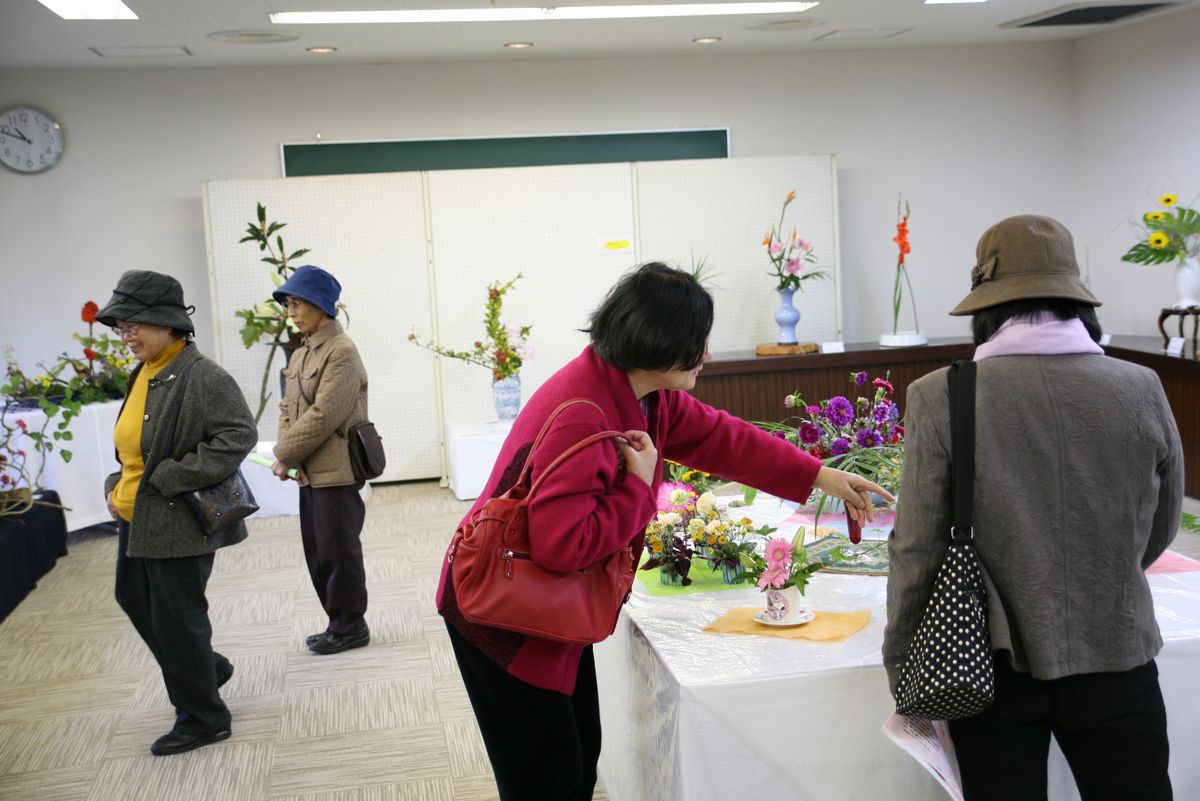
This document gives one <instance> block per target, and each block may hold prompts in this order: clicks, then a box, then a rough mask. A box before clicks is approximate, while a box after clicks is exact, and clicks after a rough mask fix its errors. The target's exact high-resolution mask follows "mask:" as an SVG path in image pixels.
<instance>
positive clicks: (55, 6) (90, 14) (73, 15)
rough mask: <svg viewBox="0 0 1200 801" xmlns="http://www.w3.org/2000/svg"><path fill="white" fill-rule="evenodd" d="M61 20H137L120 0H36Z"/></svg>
mask: <svg viewBox="0 0 1200 801" xmlns="http://www.w3.org/2000/svg"><path fill="white" fill-rule="evenodd" d="M38 2H39V3H41V4H42V5H44V6H45V7H46V8H48V9H50V10H51V11H53V12H54V13H55V14H57V15H58V16H60V17H62V18H63V19H137V18H138V15H137V14H134V13H133V11H132V10H131V9H130V8H129V6H127V5H125V4H124V3H122V2H121V0H38Z"/></svg>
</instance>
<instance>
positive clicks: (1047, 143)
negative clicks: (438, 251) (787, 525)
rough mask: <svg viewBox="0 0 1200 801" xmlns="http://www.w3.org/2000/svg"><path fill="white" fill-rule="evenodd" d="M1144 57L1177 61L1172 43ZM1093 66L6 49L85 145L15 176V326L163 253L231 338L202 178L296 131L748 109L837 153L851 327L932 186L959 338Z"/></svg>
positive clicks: (33, 334)
mask: <svg viewBox="0 0 1200 801" xmlns="http://www.w3.org/2000/svg"><path fill="white" fill-rule="evenodd" d="M1196 16H1197V15H1193V18H1195V17H1196ZM1180 18H1181V17H1180V16H1179V15H1176V16H1174V17H1172V18H1171V20H1172V21H1174V20H1179V19H1180ZM1143 58H1144V59H1145V63H1146V64H1147V65H1148V66H1149V65H1152V64H1158V63H1160V62H1159V59H1158V57H1157V56H1156V55H1155V54H1153V53H1146V54H1145V55H1144V56H1143ZM1147 68H1148V67H1147ZM1074 81H1075V78H1074V64H1073V48H1072V46H1071V45H1069V44H1042V45H1020V46H1015V45H1014V46H1003V47H983V48H980V47H971V48H945V49H937V50H932V49H925V50H922V49H915V50H888V51H864V52H831V53H820V54H794V55H772V56H761V57H748V56H747V57H743V56H729V57H719V56H708V57H697V58H680V59H654V60H613V61H578V62H528V63H512V62H509V63H488V64H437V65H389V66H376V67H312V68H304V69H287V70H283V69H228V70H225V69H211V70H199V69H196V70H193V69H182V68H175V69H161V70H123V69H105V70H91V71H83V70H8V71H4V72H0V106H3V105H5V104H9V103H15V102H28V103H33V104H37V105H40V106H42V107H44V108H46V109H47V110H49V111H51V112H53V113H54V114H56V115H57V116H58V118H59V120H60V121H61V122H62V123H63V125H64V127H65V130H66V143H67V150H66V155H65V157H64V159H63V162H62V163H61V164H60V165H59V166H58V167H56V168H55V169H53V170H51V171H50V172H48V173H46V174H43V175H39V176H32V177H26V176H16V175H13V174H11V173H8V172H6V171H5V172H4V173H3V174H0V195H2V200H3V204H2V205H3V214H0V242H3V250H2V251H0V252H2V253H3V257H2V259H0V270H3V280H2V281H0V292H2V293H3V296H4V301H3V311H2V313H3V322H2V326H0V343H4V342H10V343H13V344H14V345H16V346H17V348H18V351H19V358H20V360H21V361H22V363H23V364H26V365H27V366H30V365H31V364H32V363H33V362H35V361H37V360H38V359H43V358H50V357H52V356H53V354H54V353H55V352H56V351H58V350H61V349H63V348H66V347H68V346H69V345H70V344H71V340H70V332H72V331H76V330H79V328H80V324H79V323H78V316H77V314H78V307H79V306H80V305H81V304H82V303H83V301H85V300H87V299H89V298H91V299H95V300H97V301H98V302H100V303H103V302H104V301H105V300H106V299H107V297H108V294H109V289H110V288H111V287H112V286H113V285H114V283H115V281H116V278H117V276H118V275H119V274H120V272H121V271H122V270H124V269H129V268H150V269H157V270H162V271H166V272H170V273H172V274H174V275H176V276H177V277H178V278H179V279H180V280H181V282H182V283H183V285H184V289H185V292H186V294H187V296H188V298H189V301H190V302H193V303H196V304H197V305H198V306H199V307H200V309H199V311H198V313H197V315H196V323H197V329H198V334H199V336H198V339H199V344H200V346H201V347H202V348H204V349H206V350H211V346H212V338H211V330H210V329H211V326H210V324H209V322H208V319H207V316H208V308H207V304H208V301H207V294H208V281H207V276H206V260H205V242H204V235H203V218H202V213H201V207H200V183H201V181H203V180H205V179H220V178H258V177H273V176H278V175H279V162H278V145H279V142H281V141H295V140H306V139H311V138H313V137H315V135H316V134H317V133H318V132H319V133H321V134H322V135H323V136H324V138H326V139H330V140H337V139H372V138H407V137H443V136H446V137H450V136H480V135H489V134H528V133H545V132H571V131H605V130H618V131H620V130H638V129H662V128H674V127H703V126H728V127H729V128H730V129H731V131H732V142H733V154H734V155H735V156H770V155H788V154H803V153H814V152H816V153H826V152H828V153H835V154H836V155H837V158H838V167H839V181H840V188H839V191H840V203H839V206H840V209H839V210H840V223H841V242H842V264H843V280H844V291H843V299H844V300H843V303H844V306H845V314H844V321H845V338H846V340H847V341H863V340H872V339H875V338H876V337H877V336H878V334H879V332H880V331H881V330H883V329H884V328H885V327H886V326H888V325H890V313H891V304H890V299H891V280H892V274H893V269H894V265H895V249H894V246H893V245H892V243H891V237H892V235H893V234H894V228H893V225H894V222H895V203H896V195H897V192H899V191H904V192H905V193H906V194H907V195H908V196H909V198H910V199H911V201H912V204H913V216H912V223H911V226H912V244H913V253H912V256H911V257H910V264H911V266H912V278H913V283H914V285H915V288H916V293H917V297H918V300H919V302H920V310H921V323H922V328H923V329H924V330H925V331H927V332H928V333H930V334H932V335H935V336H936V335H958V334H961V333H964V332H965V331H966V327H965V324H964V323H963V322H962V321H960V320H954V319H951V318H949V317H947V316H946V315H945V310H946V309H948V308H950V307H951V306H952V305H953V304H954V303H955V302H957V300H958V299H959V298H960V297H961V295H962V294H964V293H965V292H966V290H967V288H968V286H969V282H968V270H969V267H970V266H971V264H973V261H974V258H973V257H974V246H975V242H976V241H977V239H978V237H979V234H980V233H981V232H982V231H983V229H984V228H985V227H987V226H988V225H990V224H991V223H993V222H995V221H996V220H998V219H1000V218H1001V217H1004V216H1007V215H1009V214H1015V213H1021V212H1041V213H1046V214H1050V215H1054V216H1058V217H1060V218H1062V219H1064V220H1065V221H1067V222H1068V223H1070V222H1072V221H1073V219H1074V218H1075V216H1074V215H1073V214H1072V210H1073V208H1074V205H1073V201H1075V200H1076V198H1077V194H1076V193H1075V192H1074V191H1073V188H1074V187H1073V180H1074V178H1075V175H1076V173H1075V154H1076V150H1077V147H1076V143H1075V141H1074V136H1075V133H1076V120H1075V83H1074ZM1145 130H1146V131H1149V132H1153V133H1158V132H1159V131H1161V130H1162V125H1161V123H1156V124H1154V125H1150V126H1147V127H1146V129H1145ZM1179 136H1183V134H1180V135H1179ZM1164 139H1168V140H1169V141H1173V142H1179V141H1182V140H1181V139H1180V138H1178V137H1177V136H1176V135H1173V134H1172V135H1170V136H1164ZM251 213H252V209H247V217H249V215H250V214H251ZM686 213H687V207H686V203H681V205H680V214H681V215H685V214H686ZM770 222H771V220H763V225H764V227H765V226H766V225H767V224H768V223H770ZM286 232H287V233H289V234H290V235H291V237H290V240H289V244H290V245H292V246H298V245H304V246H308V247H312V248H314V249H315V251H316V252H315V253H314V261H317V263H320V262H319V255H320V243H319V242H313V241H309V240H308V239H306V238H305V237H304V232H303V231H300V230H298V229H291V228H289V229H287V231H286ZM247 247H250V246H249V245H247ZM647 255H649V254H647ZM656 255H658V256H661V257H666V258H673V259H679V260H682V261H686V260H687V258H688V254H686V253H681V254H656ZM1093 261H1095V259H1093ZM717 267H718V268H719V270H720V271H721V273H722V276H721V278H720V279H719V283H721V285H722V286H725V287H728V286H730V284H732V283H733V282H737V281H741V282H743V285H744V291H746V292H760V293H764V294H766V293H769V292H770V284H769V282H768V281H767V279H766V277H765V276H764V275H763V264H762V263H757V262H756V263H753V264H721V265H717ZM264 269H265V268H264ZM1093 269H1094V271H1095V270H1096V269H1097V267H1096V266H1095V265H1094V267H1093ZM770 305H771V304H770V303H768V304H767V308H768V309H769V308H770ZM581 322H582V321H581ZM719 324H720V321H718V325H719ZM397 330H398V331H407V330H408V327H407V326H405V325H403V324H401V323H398V324H397Z"/></svg>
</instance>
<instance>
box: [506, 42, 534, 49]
mask: <svg viewBox="0 0 1200 801" xmlns="http://www.w3.org/2000/svg"><path fill="white" fill-rule="evenodd" d="M504 46H505V47H511V48H512V49H513V50H526V49H528V48H530V47H533V42H505V43H504Z"/></svg>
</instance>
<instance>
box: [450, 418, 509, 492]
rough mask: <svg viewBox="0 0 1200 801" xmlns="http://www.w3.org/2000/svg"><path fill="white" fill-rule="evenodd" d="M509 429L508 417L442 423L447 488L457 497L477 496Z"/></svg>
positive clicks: (485, 482)
mask: <svg viewBox="0 0 1200 801" xmlns="http://www.w3.org/2000/svg"><path fill="white" fill-rule="evenodd" d="M511 430H512V421H511V420H510V421H508V422H493V423H483V424H480V425H476V424H462V423H451V424H450V425H448V426H446V468H447V469H448V470H449V472H450V476H449V479H450V490H451V491H452V492H453V493H454V497H456V498H458V499H459V500H460V501H469V500H474V499H475V498H478V497H479V493H481V492H483V487H484V485H485V484H487V480H488V476H490V475H491V474H492V466H493V465H494V464H495V463H496V457H497V456H499V455H500V447H501V446H502V445H503V444H504V439H505V438H506V437H507V436H508V432H509V431H511Z"/></svg>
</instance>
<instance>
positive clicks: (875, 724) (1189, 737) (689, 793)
mask: <svg viewBox="0 0 1200 801" xmlns="http://www.w3.org/2000/svg"><path fill="white" fill-rule="evenodd" d="M781 533H788V534H790V533H791V532H790V531H786V532H781ZM1150 583H1151V586H1152V588H1153V591H1154V598H1155V611H1156V613H1157V615H1158V621H1159V626H1160V628H1161V629H1162V633H1163V638H1164V640H1165V641H1166V645H1165V647H1164V648H1163V651H1162V653H1161V654H1160V655H1159V657H1158V660H1157V661H1158V667H1159V671H1160V677H1161V683H1162V688H1163V694H1164V696H1165V698H1166V703H1167V710H1168V712H1167V714H1168V721H1169V722H1168V725H1169V734H1170V739H1171V746H1172V759H1171V778H1172V782H1173V783H1174V788H1175V797H1176V798H1181V799H1182V798H1193V799H1194V798H1200V763H1198V762H1197V761H1196V760H1194V759H1192V758H1191V757H1190V756H1189V754H1190V753H1191V749H1192V748H1193V747H1194V745H1195V743H1196V742H1198V741H1200V716H1197V715H1195V714H1194V710H1195V709H1196V699H1197V695H1198V693H1200V691H1198V690H1197V689H1196V684H1195V678H1194V677H1195V676H1196V675H1198V674H1200V572H1178V573H1153V574H1152V575H1151V577H1150ZM885 587H886V579H885V578H880V577H867V576H849V575H834V574H827V573H826V574H818V575H817V576H816V577H814V578H813V580H812V582H811V584H810V585H809V590H808V598H810V599H811V601H812V603H813V606H814V607H816V608H817V609H826V610H833V611H853V610H862V609H867V610H870V612H871V622H870V623H869V625H868V626H867V627H866V628H865V629H863V630H862V631H859V632H858V633H857V634H855V635H854V636H853V637H851V638H850V639H849V640H847V641H846V642H843V643H818V642H808V641H793V640H784V639H779V638H774V637H757V636H748V635H731V634H706V633H704V632H703V631H702V629H703V628H704V626H705V625H707V624H708V623H710V622H712V621H713V620H715V619H716V618H717V617H719V616H720V615H721V614H723V613H724V612H726V611H727V610H729V609H730V608H732V607H735V606H757V605H761V604H763V600H762V596H761V594H760V593H759V592H758V591H757V590H755V589H739V590H730V591H726V592H714V593H703V594H697V595H687V596H675V597H654V596H650V595H649V594H647V593H646V592H645V591H644V590H643V589H642V588H641V587H640V586H639V585H638V584H635V585H634V588H635V592H634V595H633V597H632V599H631V600H630V602H629V604H628V605H627V606H626V607H625V611H624V612H622V615H621V620H620V623H619V624H618V627H617V631H616V633H615V634H614V635H613V636H612V637H610V638H609V639H608V640H606V641H605V642H603V643H600V644H599V645H597V646H596V648H595V654H596V667H597V674H598V681H599V685H600V709H601V717H602V722H603V727H604V750H603V752H602V753H601V757H600V775H601V777H602V780H603V782H604V787H605V790H606V792H607V793H608V796H609V798H611V799H613V801H657V800H658V799H663V800H670V801H730V799H735V798H752V799H755V801H776V800H778V801H784V800H785V799H786V801H806V800H811V801H843V800H844V801H909V800H911V801H929V799H937V798H945V797H946V795H945V793H944V791H943V790H941V788H940V787H939V786H938V785H937V783H936V782H935V781H934V780H933V779H932V778H931V777H930V776H929V775H928V774H927V773H926V772H925V771H924V770H923V769H922V768H921V767H920V766H919V765H918V764H917V763H916V762H915V761H913V760H912V759H911V758H910V757H908V756H907V755H906V754H905V753H904V752H903V751H902V750H900V749H899V748H898V747H897V746H896V745H894V744H893V743H891V742H890V741H889V740H887V739H886V738H885V737H884V735H883V734H882V732H881V731H880V727H881V725H882V724H883V721H884V720H885V719H886V718H887V717H888V716H889V715H890V714H891V713H892V711H893V710H894V708H895V704H894V702H893V701H892V698H891V696H890V695H889V693H888V688H887V679H886V676H885V673H884V670H883V665H882V661H881V659H880V647H881V644H882V641H883V627H884V622H885V618H884V602H885ZM1050 798H1051V799H1052V801H1070V800H1073V799H1078V798H1079V796H1078V793H1077V792H1076V790H1075V787H1074V782H1073V781H1072V779H1071V777H1070V773H1069V770H1068V769H1067V766H1066V763H1065V761H1064V760H1063V758H1062V755H1061V753H1058V752H1057V748H1055V750H1054V753H1053V754H1052V759H1051V767H1050Z"/></svg>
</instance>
